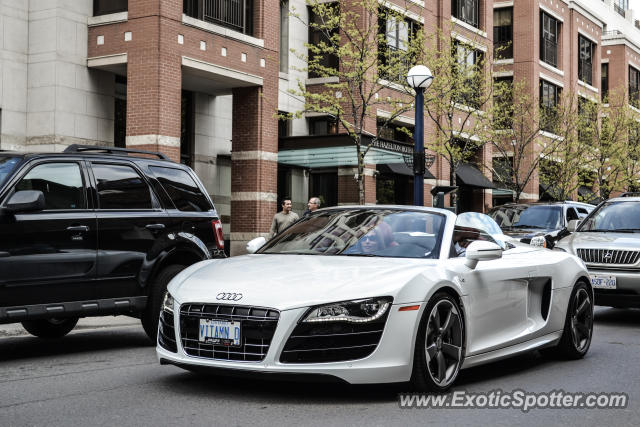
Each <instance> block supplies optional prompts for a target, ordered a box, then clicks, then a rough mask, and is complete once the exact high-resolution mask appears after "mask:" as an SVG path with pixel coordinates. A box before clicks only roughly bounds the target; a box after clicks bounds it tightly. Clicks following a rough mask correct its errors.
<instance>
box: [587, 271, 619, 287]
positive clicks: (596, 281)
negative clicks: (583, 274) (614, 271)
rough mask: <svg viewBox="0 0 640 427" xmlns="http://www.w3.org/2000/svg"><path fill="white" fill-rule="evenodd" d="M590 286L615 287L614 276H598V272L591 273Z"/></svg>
mask: <svg viewBox="0 0 640 427" xmlns="http://www.w3.org/2000/svg"><path fill="white" fill-rule="evenodd" d="M590 277H591V286H593V287H594V288H599V289H615V288H616V277H615V276H600V275H598V274H592V275H591V276H590Z"/></svg>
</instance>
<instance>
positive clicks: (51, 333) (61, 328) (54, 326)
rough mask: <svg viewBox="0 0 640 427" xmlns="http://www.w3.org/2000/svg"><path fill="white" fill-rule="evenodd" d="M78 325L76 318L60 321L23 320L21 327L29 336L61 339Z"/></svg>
mask: <svg viewBox="0 0 640 427" xmlns="http://www.w3.org/2000/svg"><path fill="white" fill-rule="evenodd" d="M76 323H78V318H77V317H68V318H62V319H37V320H25V321H24V322H22V327H23V328H25V329H26V330H27V332H29V333H30V334H31V335H33V336H36V337H39V338H61V337H63V336H65V335H67V334H68V333H69V332H71V330H72V329H73V328H74V327H75V326H76Z"/></svg>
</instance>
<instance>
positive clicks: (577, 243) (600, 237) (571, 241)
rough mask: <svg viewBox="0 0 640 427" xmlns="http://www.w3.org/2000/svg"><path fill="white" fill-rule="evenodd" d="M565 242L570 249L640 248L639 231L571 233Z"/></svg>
mask: <svg viewBox="0 0 640 427" xmlns="http://www.w3.org/2000/svg"><path fill="white" fill-rule="evenodd" d="M566 244H567V245H569V246H570V247H571V248H572V249H577V248H592V249H600V248H601V249H629V250H632V249H633V250H638V248H640V233H614V232H605V233H593V232H589V231H583V232H576V233H573V234H572V235H571V236H570V237H569V238H568V239H567V240H566Z"/></svg>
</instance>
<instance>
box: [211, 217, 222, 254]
mask: <svg viewBox="0 0 640 427" xmlns="http://www.w3.org/2000/svg"><path fill="white" fill-rule="evenodd" d="M211 226H212V227H213V234H215V236H216V245H217V246H218V249H220V250H223V249H224V234H222V223H221V222H220V220H219V219H214V220H213V221H211Z"/></svg>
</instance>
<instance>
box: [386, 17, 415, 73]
mask: <svg viewBox="0 0 640 427" xmlns="http://www.w3.org/2000/svg"><path fill="white" fill-rule="evenodd" d="M378 16H379V20H378V29H379V31H380V35H381V36H382V37H381V38H380V40H384V41H383V42H382V43H381V45H379V46H378V56H379V61H378V64H379V65H381V67H379V72H378V74H379V75H380V78H382V79H386V80H389V81H393V82H401V83H404V82H405V80H406V78H407V73H408V72H409V68H411V65H412V64H414V63H415V61H414V60H413V59H412V58H411V55H410V54H409V53H408V51H409V43H410V42H411V41H412V40H413V39H414V37H415V36H416V34H417V32H418V31H419V29H420V28H421V27H420V25H419V24H418V23H416V22H415V21H412V20H411V19H407V18H404V17H401V16H399V15H394V13H393V12H390V11H389V10H385V9H380V13H379V15H378Z"/></svg>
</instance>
